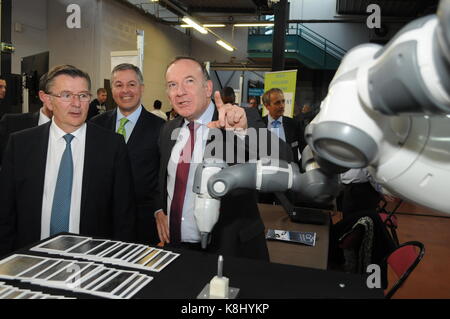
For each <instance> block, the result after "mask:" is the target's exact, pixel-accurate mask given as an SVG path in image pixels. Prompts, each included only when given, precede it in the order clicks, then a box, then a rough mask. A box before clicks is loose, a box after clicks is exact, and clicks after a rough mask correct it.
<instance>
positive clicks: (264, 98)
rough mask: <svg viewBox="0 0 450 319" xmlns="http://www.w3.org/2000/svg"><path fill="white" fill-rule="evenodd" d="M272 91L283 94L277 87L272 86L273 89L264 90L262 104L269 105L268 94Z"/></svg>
mask: <svg viewBox="0 0 450 319" xmlns="http://www.w3.org/2000/svg"><path fill="white" fill-rule="evenodd" d="M272 93H280V94H283V91H282V90H281V89H278V88H273V89H270V90H268V91H266V92H264V94H263V96H262V102H263V104H264V105H270V94H272Z"/></svg>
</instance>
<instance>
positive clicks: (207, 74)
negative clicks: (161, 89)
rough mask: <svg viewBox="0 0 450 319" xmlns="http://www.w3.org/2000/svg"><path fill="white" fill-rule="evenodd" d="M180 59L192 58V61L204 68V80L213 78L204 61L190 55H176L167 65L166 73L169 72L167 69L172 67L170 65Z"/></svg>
mask: <svg viewBox="0 0 450 319" xmlns="http://www.w3.org/2000/svg"><path fill="white" fill-rule="evenodd" d="M180 60H191V61H193V62H195V63H197V64H198V65H199V66H200V69H201V70H202V73H203V80H204V81H205V82H206V81H209V80H211V78H210V76H209V73H208V70H206V66H205V64H204V63H201V62H200V61H198V60H197V59H194V58H191V57H190V56H178V57H176V58H175V59H173V61H172V62H170V63H169V65H168V66H167V68H166V73H167V70H168V69H169V68H170V66H171V65H172V64H174V63H175V62H177V61H180Z"/></svg>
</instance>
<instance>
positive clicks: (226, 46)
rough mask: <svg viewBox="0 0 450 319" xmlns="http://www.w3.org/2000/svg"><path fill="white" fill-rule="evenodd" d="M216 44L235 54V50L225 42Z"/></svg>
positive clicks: (221, 41) (218, 41)
mask: <svg viewBox="0 0 450 319" xmlns="http://www.w3.org/2000/svg"><path fill="white" fill-rule="evenodd" d="M216 43H217V44H218V45H220V46H221V47H222V48H224V49H225V50H227V51H230V52H233V51H234V48H233V47H232V46H231V45H229V44H228V43H226V42H225V41H223V40H217V41H216Z"/></svg>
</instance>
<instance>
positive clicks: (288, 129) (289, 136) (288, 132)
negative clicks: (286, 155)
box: [283, 116, 295, 145]
mask: <svg viewBox="0 0 450 319" xmlns="http://www.w3.org/2000/svg"><path fill="white" fill-rule="evenodd" d="M286 119H287V117H286V116H283V128H284V135H285V136H286V143H289V145H290V144H291V142H292V141H293V140H294V139H295V137H294V134H295V132H293V127H292V126H290V125H289V124H290V123H288V121H289V120H286Z"/></svg>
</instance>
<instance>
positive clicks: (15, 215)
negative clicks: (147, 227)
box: [0, 65, 135, 256]
mask: <svg viewBox="0 0 450 319" xmlns="http://www.w3.org/2000/svg"><path fill="white" fill-rule="evenodd" d="M90 87H91V82H90V78H89V75H87V74H86V73H85V72H83V71H81V70H79V69H77V68H75V67H73V66H69V65H63V66H58V67H56V68H54V69H52V70H50V71H49V73H48V74H47V78H46V81H45V85H44V91H43V92H41V93H40V97H41V99H42V100H43V102H44V104H46V106H47V107H48V108H49V109H50V111H52V112H53V119H52V121H51V122H49V123H47V124H44V125H41V126H38V127H35V128H32V129H28V130H25V131H21V132H17V133H14V134H12V135H11V137H10V139H9V142H8V146H7V148H6V151H5V154H4V159H3V166H2V169H1V171H0V207H1V209H0V256H2V255H5V254H7V253H10V252H12V251H13V250H16V249H19V248H21V247H24V246H26V245H30V244H32V243H34V242H37V241H39V240H41V239H44V238H47V237H49V236H52V235H55V234H58V233H61V232H70V233H76V234H81V235H86V236H95V237H100V238H111V239H117V240H123V241H132V240H133V239H134V238H133V236H134V234H135V230H134V227H135V203H134V190H133V183H132V178H131V169H130V161H129V158H128V153H127V149H126V145H125V143H124V141H123V138H121V137H120V136H118V135H116V134H114V133H111V132H109V131H107V130H104V129H103V128H100V127H97V126H95V125H93V124H90V123H89V124H86V123H85V121H86V116H87V112H88V107H89V102H90V99H91V94H90V92H89V91H90ZM98 190H101V191H100V192H99V191H98Z"/></svg>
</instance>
